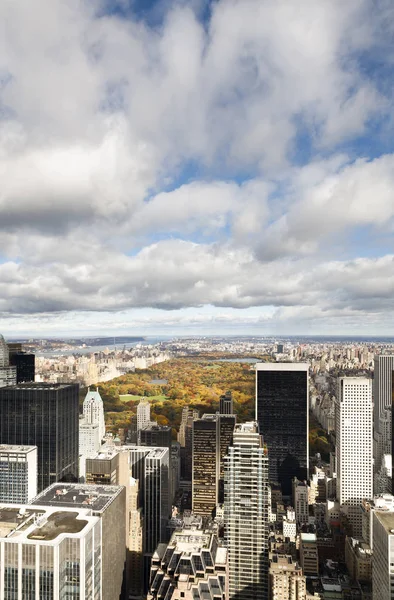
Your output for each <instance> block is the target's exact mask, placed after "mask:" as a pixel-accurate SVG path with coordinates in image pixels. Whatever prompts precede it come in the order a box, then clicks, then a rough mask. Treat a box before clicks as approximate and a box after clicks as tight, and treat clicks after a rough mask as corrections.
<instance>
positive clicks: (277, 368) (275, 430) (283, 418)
mask: <svg viewBox="0 0 394 600" xmlns="http://www.w3.org/2000/svg"><path fill="white" fill-rule="evenodd" d="M308 370H309V365H308V364H306V363H258V364H257V365H256V420H257V421H258V423H259V426H260V432H261V435H262V436H263V437H264V442H265V443H266V444H267V446H268V451H269V456H270V461H269V469H270V472H269V477H270V481H272V482H274V483H280V485H281V487H282V492H283V494H284V495H285V496H290V495H291V491H292V490H291V485H292V484H291V482H292V480H293V478H294V477H297V478H298V479H300V480H301V481H304V480H306V479H307V478H308V462H309V442H308V429H309V408H308V402H309V400H308Z"/></svg>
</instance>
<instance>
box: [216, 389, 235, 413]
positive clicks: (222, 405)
mask: <svg viewBox="0 0 394 600" xmlns="http://www.w3.org/2000/svg"><path fill="white" fill-rule="evenodd" d="M219 412H220V414H221V415H232V414H233V395H232V393H231V392H226V393H225V394H223V396H220V400H219Z"/></svg>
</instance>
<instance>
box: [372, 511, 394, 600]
mask: <svg viewBox="0 0 394 600" xmlns="http://www.w3.org/2000/svg"><path fill="white" fill-rule="evenodd" d="M372 522H373V565H372V593H373V596H372V597H373V600H383V598H384V599H385V600H386V598H387V600H394V559H393V557H394V513H393V512H388V513H385V512H374V514H373V521H372Z"/></svg>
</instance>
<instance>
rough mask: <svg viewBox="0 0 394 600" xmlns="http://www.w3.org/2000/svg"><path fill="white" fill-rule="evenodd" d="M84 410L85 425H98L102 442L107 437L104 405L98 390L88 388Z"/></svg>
mask: <svg viewBox="0 0 394 600" xmlns="http://www.w3.org/2000/svg"><path fill="white" fill-rule="evenodd" d="M82 410H83V416H84V418H85V423H89V424H92V425H98V428H99V437H100V441H101V440H102V439H103V437H104V436H105V418H104V404H103V400H102V398H101V396H100V392H99V391H98V389H97V388H96V391H93V390H91V389H90V388H88V391H87V394H86V396H85V400H84V401H83V409H82Z"/></svg>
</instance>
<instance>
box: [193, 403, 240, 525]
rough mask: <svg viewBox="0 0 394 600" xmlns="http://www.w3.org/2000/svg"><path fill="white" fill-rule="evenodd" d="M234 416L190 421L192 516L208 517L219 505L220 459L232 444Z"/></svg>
mask: <svg viewBox="0 0 394 600" xmlns="http://www.w3.org/2000/svg"><path fill="white" fill-rule="evenodd" d="M235 423H236V418H235V415H220V414H219V413H216V414H205V415H203V417H202V418H201V419H197V420H195V421H193V469H192V471H193V479H192V500H193V512H194V513H195V514H197V515H202V516H207V517H208V516H211V515H212V512H213V511H214V510H215V508H216V506H217V505H218V504H221V503H222V502H223V493H224V492H223V490H224V457H225V455H226V453H227V450H228V447H229V446H230V444H231V441H232V435H233V431H234V427H235Z"/></svg>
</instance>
